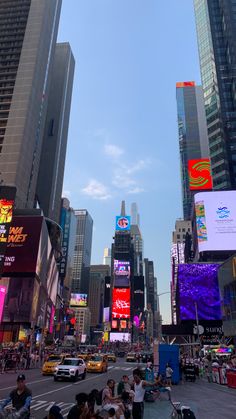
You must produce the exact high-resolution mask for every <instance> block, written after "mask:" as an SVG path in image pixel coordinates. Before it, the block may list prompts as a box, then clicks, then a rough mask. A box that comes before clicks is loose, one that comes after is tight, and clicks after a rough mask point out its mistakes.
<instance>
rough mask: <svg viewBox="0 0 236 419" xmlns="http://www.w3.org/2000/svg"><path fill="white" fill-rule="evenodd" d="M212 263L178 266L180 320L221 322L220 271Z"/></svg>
mask: <svg viewBox="0 0 236 419" xmlns="http://www.w3.org/2000/svg"><path fill="white" fill-rule="evenodd" d="M219 266H220V265H217V264H210V263H196V264H195V263H192V264H181V265H179V266H178V285H177V288H178V299H179V301H178V306H179V317H180V320H196V316H198V318H199V320H221V318H222V316H221V306H220V294H219V286H218V269H219Z"/></svg>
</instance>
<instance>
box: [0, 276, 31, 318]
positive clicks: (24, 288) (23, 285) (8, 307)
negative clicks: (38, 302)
mask: <svg viewBox="0 0 236 419" xmlns="http://www.w3.org/2000/svg"><path fill="white" fill-rule="evenodd" d="M3 280H4V284H5V286H6V289H7V292H6V297H5V304H4V308H3V315H2V321H4V322H11V323H18V322H22V323H24V322H27V323H28V322H30V321H31V320H32V317H31V312H32V302H33V292H34V281H35V279H34V278H17V277H11V278H5V279H3Z"/></svg>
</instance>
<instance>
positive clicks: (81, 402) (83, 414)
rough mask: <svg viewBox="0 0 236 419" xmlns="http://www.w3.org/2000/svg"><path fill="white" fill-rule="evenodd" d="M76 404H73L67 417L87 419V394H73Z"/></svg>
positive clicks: (68, 418) (69, 418) (70, 418)
mask: <svg viewBox="0 0 236 419" xmlns="http://www.w3.org/2000/svg"><path fill="white" fill-rule="evenodd" d="M75 400H76V405H75V406H73V407H72V408H71V409H70V411H69V413H68V416H67V419H78V418H79V419H87V417H88V413H89V410H88V395H87V394H86V393H79V394H77V395H76V396H75Z"/></svg>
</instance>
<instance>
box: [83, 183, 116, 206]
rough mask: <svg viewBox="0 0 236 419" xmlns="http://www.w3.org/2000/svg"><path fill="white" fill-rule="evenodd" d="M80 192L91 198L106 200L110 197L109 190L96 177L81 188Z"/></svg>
mask: <svg viewBox="0 0 236 419" xmlns="http://www.w3.org/2000/svg"><path fill="white" fill-rule="evenodd" d="M82 192H83V193H84V194H85V195H87V196H90V197H91V198H93V199H100V200H103V201H105V200H107V199H109V198H111V195H110V194H109V191H108V189H107V187H106V186H105V185H103V184H102V183H100V182H98V181H97V180H96V179H91V180H90V181H89V183H88V185H87V186H86V187H85V188H83V189H82Z"/></svg>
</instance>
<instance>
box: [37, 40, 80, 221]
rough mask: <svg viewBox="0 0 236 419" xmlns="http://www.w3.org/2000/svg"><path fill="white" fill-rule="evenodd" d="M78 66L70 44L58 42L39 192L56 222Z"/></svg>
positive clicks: (42, 152) (44, 137) (44, 207)
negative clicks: (75, 72)
mask: <svg viewBox="0 0 236 419" xmlns="http://www.w3.org/2000/svg"><path fill="white" fill-rule="evenodd" d="M74 68H75V60H74V57H73V54H72V51H71V48H70V45H69V44H68V43H62V44H57V45H56V51H55V56H54V60H53V69H52V80H51V83H50V90H49V99H48V108H47V117H46V123H45V128H44V136H43V144H42V151H41V159H40V167H39V176H38V182H37V191H36V192H37V200H38V202H39V204H40V207H41V208H42V210H43V212H44V215H45V216H47V217H49V218H51V219H53V220H54V221H56V222H59V218H60V206H61V194H62V185H63V177H64V167H65V158H66V148H67V135H68V127H69V118H70V106H71V96H72V88H73V78H74ZM45 179H47V181H46V182H45Z"/></svg>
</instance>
